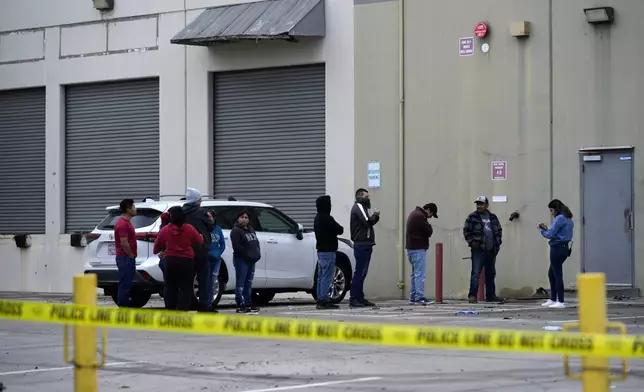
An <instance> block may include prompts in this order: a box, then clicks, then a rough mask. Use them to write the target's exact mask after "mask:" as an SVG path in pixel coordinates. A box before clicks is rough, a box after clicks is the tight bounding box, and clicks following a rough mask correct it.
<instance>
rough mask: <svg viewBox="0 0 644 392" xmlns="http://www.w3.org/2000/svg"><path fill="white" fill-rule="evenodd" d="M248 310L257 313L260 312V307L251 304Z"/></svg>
mask: <svg viewBox="0 0 644 392" xmlns="http://www.w3.org/2000/svg"><path fill="white" fill-rule="evenodd" d="M248 311H249V312H251V313H257V312H259V308H258V307H257V306H253V305H251V306H249V307H248Z"/></svg>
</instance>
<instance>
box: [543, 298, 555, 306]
mask: <svg viewBox="0 0 644 392" xmlns="http://www.w3.org/2000/svg"><path fill="white" fill-rule="evenodd" d="M554 303H555V301H553V300H551V299H549V300H547V301H546V302H544V303H542V304H541V306H543V307H544V308H547V307H549V306H550V305H552V304H554Z"/></svg>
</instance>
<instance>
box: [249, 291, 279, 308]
mask: <svg viewBox="0 0 644 392" xmlns="http://www.w3.org/2000/svg"><path fill="white" fill-rule="evenodd" d="M273 298H275V292H273V291H253V293H252V294H251V302H252V303H253V305H257V306H263V305H268V303H269V302H271V301H272V300H273Z"/></svg>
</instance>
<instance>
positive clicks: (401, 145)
mask: <svg viewBox="0 0 644 392" xmlns="http://www.w3.org/2000/svg"><path fill="white" fill-rule="evenodd" d="M398 99H399V101H398V219H399V221H398V255H399V257H400V259H399V260H398V288H399V289H400V296H401V298H405V244H404V230H405V209H404V204H405V158H404V157H405V155H404V153H405V0H398Z"/></svg>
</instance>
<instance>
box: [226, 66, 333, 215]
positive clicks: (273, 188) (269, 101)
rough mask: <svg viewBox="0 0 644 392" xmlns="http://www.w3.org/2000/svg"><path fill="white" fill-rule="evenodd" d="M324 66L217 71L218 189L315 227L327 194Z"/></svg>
mask: <svg viewBox="0 0 644 392" xmlns="http://www.w3.org/2000/svg"><path fill="white" fill-rule="evenodd" d="M324 72H325V69H324V64H316V65H309V66H299V67H284V68H270V69H260V70H252V71H242V72H226V73H218V74H216V75H215V94H214V97H215V113H214V126H215V129H214V155H215V156H214V177H215V178H214V184H215V186H214V188H215V189H214V190H215V194H216V195H217V196H234V197H236V198H238V199H240V200H242V199H243V200H251V201H258V202H263V203H268V204H271V205H274V206H275V207H278V208H279V209H281V210H282V211H284V212H285V213H286V214H288V215H289V216H291V217H292V218H294V219H295V220H297V221H298V222H299V223H302V224H303V225H304V226H305V227H312V226H313V218H314V217H315V213H316V209H315V199H316V198H317V197H318V196H320V195H323V194H324V193H325V77H324Z"/></svg>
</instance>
